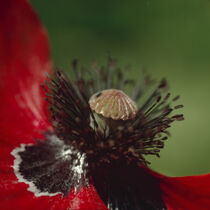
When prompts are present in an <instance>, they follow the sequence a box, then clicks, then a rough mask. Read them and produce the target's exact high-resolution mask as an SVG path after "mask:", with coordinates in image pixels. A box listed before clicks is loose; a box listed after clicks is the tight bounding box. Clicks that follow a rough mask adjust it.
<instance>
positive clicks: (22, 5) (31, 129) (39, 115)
mask: <svg viewBox="0 0 210 210" xmlns="http://www.w3.org/2000/svg"><path fill="white" fill-rule="evenodd" d="M0 20H1V22H0V27H1V30H0V48H1V51H0V80H1V83H0V96H1V104H0V118H1V122H0V133H1V139H7V143H9V142H10V143H12V144H13V143H14V144H16V143H17V144H18V142H19V141H21V142H22V141H25V143H26V142H27V141H29V140H26V139H28V138H29V137H31V136H32V135H33V137H36V134H37V133H38V132H40V130H44V129H47V128H48V126H49V123H48V118H47V109H46V106H47V103H46V102H45V99H44V93H43V92H44V91H42V90H41V84H42V83H43V82H44V79H45V78H46V76H45V73H46V72H48V73H50V71H51V67H52V63H51V60H50V55H49V46H48V37H47V34H46V31H45V29H44V28H43V26H42V25H41V23H40V21H39V19H38V17H37V16H36V14H35V13H34V11H33V9H32V7H31V5H30V3H28V1H25V0H16V1H13V0H1V1H0ZM37 131H38V132H37ZM2 141H3V140H2Z"/></svg>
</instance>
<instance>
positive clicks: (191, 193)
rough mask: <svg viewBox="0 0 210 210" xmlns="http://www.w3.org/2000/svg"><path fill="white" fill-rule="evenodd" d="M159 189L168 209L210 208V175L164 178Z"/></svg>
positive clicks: (193, 209)
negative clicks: (162, 192) (162, 193)
mask: <svg viewBox="0 0 210 210" xmlns="http://www.w3.org/2000/svg"><path fill="white" fill-rule="evenodd" d="M160 187H161V189H162V190H163V191H164V196H163V199H164V201H165V203H166V204H167V207H168V208H169V209H184V210H198V209H199V210H204V209H206V210H207V209H209V208H210V174H206V175H200V176H186V177H164V178H162V179H161V182H160Z"/></svg>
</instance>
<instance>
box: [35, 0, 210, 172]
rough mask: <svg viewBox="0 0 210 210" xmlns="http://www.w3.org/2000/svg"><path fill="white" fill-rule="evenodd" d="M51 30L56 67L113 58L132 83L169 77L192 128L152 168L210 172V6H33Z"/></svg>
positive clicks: (182, 126) (177, 126)
mask: <svg viewBox="0 0 210 210" xmlns="http://www.w3.org/2000/svg"><path fill="white" fill-rule="evenodd" d="M32 4H33V6H34V7H35V8H36V11H37V12H38V14H39V16H40V18H41V20H42V22H43V24H44V25H45V27H46V28H47V30H48V33H49V38H50V43H51V50H52V57H53V60H54V64H55V66H59V67H62V68H63V69H65V70H66V71H68V72H70V71H71V61H72V59H73V58H78V59H79V61H80V63H81V64H82V65H90V64H91V62H92V61H93V60H97V61H99V62H100V63H102V64H103V63H105V60H106V53H107V52H110V53H111V55H112V57H114V58H117V59H118V60H119V64H120V65H121V66H122V67H123V66H125V65H126V64H131V65H132V69H133V72H132V74H131V75H130V76H131V77H134V76H136V77H138V75H139V72H140V70H141V69H142V68H146V69H147V72H148V73H149V74H150V75H152V76H153V77H154V78H158V79H161V78H162V77H166V78H167V80H168V81H169V83H170V90H171V92H172V93H173V94H180V95H181V99H180V101H179V102H180V103H182V104H184V106H185V107H184V109H182V110H180V111H181V112H182V113H184V115H185V121H182V122H175V123H174V124H173V126H172V127H173V128H171V129H170V131H171V133H172V136H171V138H170V139H169V140H168V141H167V143H166V146H165V149H163V150H162V151H161V158H148V159H150V160H151V161H152V165H151V167H152V168H153V169H155V170H157V171H159V172H161V173H165V174H167V175H172V176H182V175H194V174H201V173H207V172H210V164H209V161H210V1H209V0H171V1H169V0H159V1H157V0H131V1H126V0H106V1H99V0H86V1H85V0H62V1H54V0H44V1H43V0H32Z"/></svg>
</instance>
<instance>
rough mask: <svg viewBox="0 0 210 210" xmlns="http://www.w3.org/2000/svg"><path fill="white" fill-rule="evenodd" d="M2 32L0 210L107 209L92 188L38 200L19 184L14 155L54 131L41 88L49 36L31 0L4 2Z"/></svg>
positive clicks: (47, 65)
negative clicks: (29, 1)
mask: <svg viewBox="0 0 210 210" xmlns="http://www.w3.org/2000/svg"><path fill="white" fill-rule="evenodd" d="M0 28H1V30H0V49H1V50H0V97H1V103H0V119H1V120H0V209H7V210H9V209H21V210H23V209H45V210H46V209H68V208H70V209H84V210H85V209H95V210H98V209H106V207H105V205H104V204H103V202H102V201H101V199H100V198H99V196H98V194H97V193H96V190H95V188H94V187H93V186H90V187H89V188H85V187H84V188H82V189H81V190H80V192H79V193H75V192H71V193H70V194H69V196H67V197H65V198H62V196H61V195H56V196H52V197H49V196H42V197H35V196H34V194H33V193H32V192H29V191H27V188H28V185H26V184H24V183H18V180H17V178H16V176H15V174H14V171H13V168H12V167H11V166H12V165H13V161H14V157H13V156H12V155H11V151H12V150H13V149H14V148H15V147H17V146H20V143H34V140H33V138H34V137H39V138H40V137H42V131H47V130H48V129H49V128H50V127H51V126H50V124H49V122H48V114H47V104H46V101H45V99H44V98H45V97H44V91H43V90H42V89H41V84H42V83H43V82H44V80H45V79H46V75H45V74H46V73H47V72H48V73H50V72H51V69H52V62H51V59H50V54H49V45H48V37H47V34H46V31H45V29H44V28H43V26H42V25H41V23H40V21H39V19H38V17H37V16H36V14H35V13H34V11H33V9H32V7H31V5H30V4H29V3H28V1H25V0H1V1H0Z"/></svg>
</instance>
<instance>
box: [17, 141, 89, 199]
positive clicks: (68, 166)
mask: <svg viewBox="0 0 210 210" xmlns="http://www.w3.org/2000/svg"><path fill="white" fill-rule="evenodd" d="M70 149H71V153H69V154H68V155H66V156H65V157H64V156H63V151H67V150H70ZM77 153H78V151H76V150H75V151H73V150H72V148H70V147H68V146H65V148H64V144H63V143H62V142H60V141H59V140H55V139H53V138H51V139H50V138H48V139H47V140H46V141H39V140H37V144H35V145H33V146H26V148H25V151H23V152H19V155H20V157H21V159H22V162H21V163H20V165H19V171H20V173H21V175H22V176H23V177H24V179H26V180H27V181H30V182H33V183H34V185H35V186H36V187H37V189H39V190H40V192H48V193H57V192H61V193H62V194H63V195H64V196H66V195H68V193H69V192H70V190H71V189H72V188H77V189H79V188H80V187H82V186H85V185H86V183H87V177H86V171H85V170H86V168H85V167H84V165H83V166H82V167H83V169H84V174H83V175H82V177H79V176H78V174H76V173H75V171H74V170H73V165H74V166H76V165H78V164H81V162H80V160H79V159H78V156H77V155H76V154H77ZM76 161H77V162H76Z"/></svg>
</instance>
